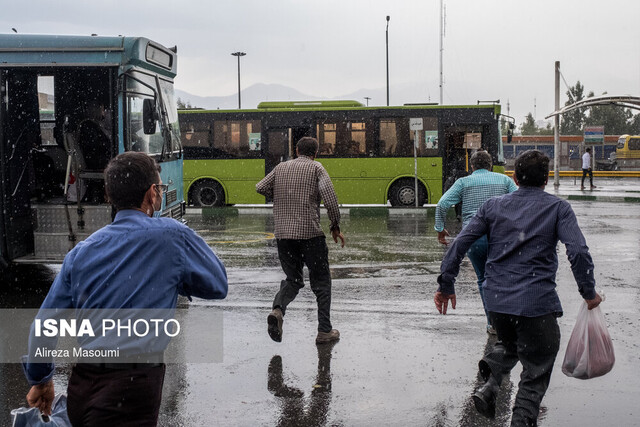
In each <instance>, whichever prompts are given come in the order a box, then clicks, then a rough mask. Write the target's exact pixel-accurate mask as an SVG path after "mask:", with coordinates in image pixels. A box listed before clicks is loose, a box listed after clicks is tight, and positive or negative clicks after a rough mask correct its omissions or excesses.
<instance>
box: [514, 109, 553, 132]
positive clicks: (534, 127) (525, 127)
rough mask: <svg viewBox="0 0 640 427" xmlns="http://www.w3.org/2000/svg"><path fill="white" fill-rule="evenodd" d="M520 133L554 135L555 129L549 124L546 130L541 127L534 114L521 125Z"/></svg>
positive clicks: (529, 115)
mask: <svg viewBox="0 0 640 427" xmlns="http://www.w3.org/2000/svg"><path fill="white" fill-rule="evenodd" d="M520 133H521V134H522V135H553V127H551V123H547V126H546V127H544V128H541V127H539V126H538V124H537V123H536V121H535V119H534V118H533V114H531V113H529V114H527V116H526V117H525V118H524V122H523V123H522V124H521V125H520Z"/></svg>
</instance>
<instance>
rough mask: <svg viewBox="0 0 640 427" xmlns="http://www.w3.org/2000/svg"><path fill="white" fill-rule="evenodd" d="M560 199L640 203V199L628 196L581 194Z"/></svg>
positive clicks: (563, 196) (562, 196)
mask: <svg viewBox="0 0 640 427" xmlns="http://www.w3.org/2000/svg"><path fill="white" fill-rule="evenodd" d="M558 197H560V198H562V199H566V200H583V201H592V202H617V203H640V197H627V196H583V195H579V194H568V195H561V196H558Z"/></svg>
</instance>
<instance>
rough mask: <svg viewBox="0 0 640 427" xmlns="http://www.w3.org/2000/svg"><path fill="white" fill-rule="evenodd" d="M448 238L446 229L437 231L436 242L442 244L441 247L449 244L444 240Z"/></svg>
mask: <svg viewBox="0 0 640 427" xmlns="http://www.w3.org/2000/svg"><path fill="white" fill-rule="evenodd" d="M447 236H449V232H448V231H447V229H446V228H445V229H443V230H442V231H438V242H440V243H442V244H443V245H445V246H446V245H448V244H449V242H447V239H445V237H447Z"/></svg>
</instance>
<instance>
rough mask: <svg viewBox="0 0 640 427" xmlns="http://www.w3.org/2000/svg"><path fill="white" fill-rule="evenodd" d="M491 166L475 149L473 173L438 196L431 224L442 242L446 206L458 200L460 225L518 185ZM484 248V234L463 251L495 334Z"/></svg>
mask: <svg viewBox="0 0 640 427" xmlns="http://www.w3.org/2000/svg"><path fill="white" fill-rule="evenodd" d="M491 166H492V161H491V155H490V154H489V153H487V152H486V151H484V150H478V151H476V152H475V153H474V154H473V155H472V156H471V168H472V169H473V173H472V174H471V175H469V176H467V177H464V178H461V179H459V180H457V181H456V182H455V183H454V184H453V186H452V187H451V188H450V189H449V190H447V192H446V193H444V195H443V196H442V198H440V201H439V202H438V206H436V224H435V226H434V228H435V230H436V231H437V232H438V241H439V242H440V243H442V244H443V245H447V244H448V242H447V240H446V238H445V237H446V236H448V235H449V232H448V231H447V230H446V229H445V228H444V220H445V218H446V216H447V210H449V208H450V207H451V206H453V205H456V204H458V203H460V202H462V218H463V219H462V228H464V227H466V226H467V224H468V223H469V221H471V219H472V218H473V217H474V216H475V214H476V212H477V211H478V209H479V208H480V206H482V204H483V203H484V202H486V201H487V200H489V199H490V198H492V197H494V196H501V195H503V194H507V193H512V192H514V191H516V190H517V189H518V187H517V186H516V184H515V183H514V182H513V179H511V178H509V177H508V176H506V175H503V174H501V173H495V172H490V170H491ZM487 252H488V243H487V236H482V237H480V238H479V239H478V240H476V241H475V242H474V243H473V245H471V247H470V248H469V250H468V251H467V256H468V257H469V260H470V261H471V265H473V269H474V270H475V272H476V276H477V277H478V290H479V291H480V298H481V299H482V305H483V307H484V312H485V316H486V317H487V332H488V333H490V334H493V335H495V329H494V328H493V327H492V326H491V320H490V319H489V313H488V312H487V306H486V304H485V300H484V292H483V289H482V286H483V283H484V272H485V268H484V265H485V264H486V262H487Z"/></svg>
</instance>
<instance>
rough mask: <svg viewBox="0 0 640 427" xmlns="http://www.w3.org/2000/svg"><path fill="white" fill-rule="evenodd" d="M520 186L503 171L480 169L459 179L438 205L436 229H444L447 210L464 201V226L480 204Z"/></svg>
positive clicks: (511, 191)
mask: <svg viewBox="0 0 640 427" xmlns="http://www.w3.org/2000/svg"><path fill="white" fill-rule="evenodd" d="M517 189H518V187H517V186H516V184H515V183H514V182H513V179H511V178H509V177H508V176H507V175H503V174H501V173H496V172H489V171H488V170H486V169H478V170H477V171H474V172H473V173H472V174H471V175H469V176H466V177H464V178H460V179H458V180H457V181H456V182H455V183H454V184H453V186H451V188H450V189H449V190H447V192H446V193H444V194H443V195H442V198H441V199H440V201H439V202H438V206H436V225H435V226H434V227H433V228H434V229H435V230H436V231H438V232H440V231H442V230H444V223H445V218H446V216H447V211H448V210H449V208H450V207H451V206H453V205H457V204H458V203H460V202H462V227H463V228H464V227H465V226H466V225H467V224H468V223H469V221H471V218H473V217H474V215H475V214H476V212H477V211H478V209H480V206H482V204H483V203H484V202H486V201H487V200H489V199H490V198H492V197H494V196H501V195H503V194H508V193H513V192H514V191H516V190H517Z"/></svg>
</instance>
